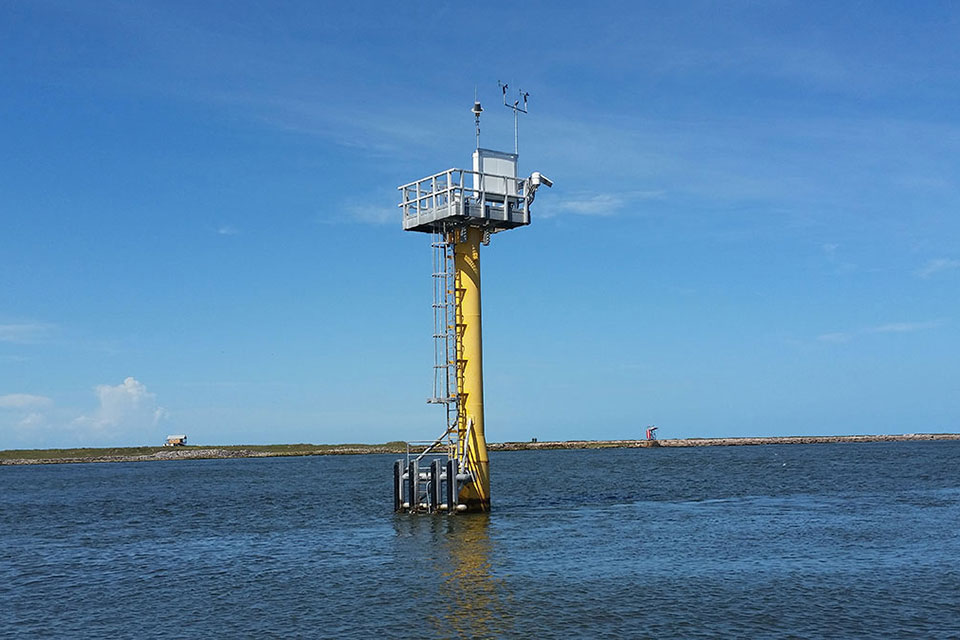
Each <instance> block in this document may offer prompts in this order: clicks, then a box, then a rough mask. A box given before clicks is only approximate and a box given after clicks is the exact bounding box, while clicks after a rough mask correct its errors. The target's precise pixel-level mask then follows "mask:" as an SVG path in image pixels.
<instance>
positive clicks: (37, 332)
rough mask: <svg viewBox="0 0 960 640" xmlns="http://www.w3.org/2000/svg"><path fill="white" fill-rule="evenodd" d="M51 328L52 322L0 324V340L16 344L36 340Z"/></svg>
mask: <svg viewBox="0 0 960 640" xmlns="http://www.w3.org/2000/svg"><path fill="white" fill-rule="evenodd" d="M52 329H53V325H52V324H48V323H44V322H24V323H20V324H0V342H14V343H18V344H26V343H30V342H38V341H40V340H42V339H43V338H44V337H45V336H46V335H47V334H48V333H49V332H50V331H51V330H52Z"/></svg>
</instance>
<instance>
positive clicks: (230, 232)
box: [217, 224, 240, 236]
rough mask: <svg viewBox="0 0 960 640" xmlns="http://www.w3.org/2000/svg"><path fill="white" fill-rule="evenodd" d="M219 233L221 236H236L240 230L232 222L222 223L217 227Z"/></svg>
mask: <svg viewBox="0 0 960 640" xmlns="http://www.w3.org/2000/svg"><path fill="white" fill-rule="evenodd" d="M217 233H219V234H220V235H221V236H235V235H237V234H238V233H240V230H239V229H237V228H236V227H235V226H233V225H232V224H222V225H220V226H219V227H217Z"/></svg>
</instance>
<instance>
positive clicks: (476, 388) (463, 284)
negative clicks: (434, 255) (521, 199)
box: [454, 227, 490, 511]
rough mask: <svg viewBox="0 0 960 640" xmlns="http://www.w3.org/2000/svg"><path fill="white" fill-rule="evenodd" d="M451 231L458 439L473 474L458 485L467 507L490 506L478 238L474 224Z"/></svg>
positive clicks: (485, 507) (478, 508) (477, 230)
mask: <svg viewBox="0 0 960 640" xmlns="http://www.w3.org/2000/svg"><path fill="white" fill-rule="evenodd" d="M465 231H466V233H465V234H462V233H461V231H460V230H458V231H456V232H454V236H455V238H454V240H455V244H454V262H455V266H456V287H457V291H456V295H457V299H458V304H457V359H458V363H457V382H458V387H459V390H460V396H459V398H458V409H459V418H460V419H459V424H458V425H457V435H458V436H459V440H460V442H461V443H462V442H464V441H465V440H466V443H465V446H466V451H467V455H466V458H467V470H469V471H470V474H471V475H472V476H473V480H472V481H471V482H467V483H465V484H464V486H463V487H461V489H460V495H459V500H458V502H459V503H460V504H464V505H466V506H467V511H489V510H490V462H489V459H488V457H487V440H486V438H485V437H484V433H483V338H482V331H481V327H480V240H481V237H482V235H483V232H482V230H481V229H479V228H477V227H467V228H466V229H465Z"/></svg>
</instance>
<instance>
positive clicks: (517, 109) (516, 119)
mask: <svg viewBox="0 0 960 640" xmlns="http://www.w3.org/2000/svg"><path fill="white" fill-rule="evenodd" d="M497 84H498V85H500V91H501V93H503V106H505V107H506V108H508V109H513V152H514V153H516V154H519V153H520V148H519V147H520V114H521V113H526V112H527V99H529V98H530V94H529V93H528V92H526V91H524V90H523V89H520V90H519V91H517V95H518V96H519V97H518V98H517V99H516V100H514V101H513V104H507V89H509V88H510V85H508V84H505V83H503V82H500V81H499V80H497ZM521 101H523V106H522V107H521V106H520V102H521ZM477 104H480V103H477ZM477 121H478V122H479V117H478V120H477ZM477 126H478V127H479V124H478V125H477ZM479 140H480V138H479V134H477V146H478V147H479V146H480V143H479Z"/></svg>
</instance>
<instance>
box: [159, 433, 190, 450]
mask: <svg viewBox="0 0 960 640" xmlns="http://www.w3.org/2000/svg"><path fill="white" fill-rule="evenodd" d="M186 444H187V436H185V435H184V434H182V433H181V434H179V435H173V436H167V441H166V442H164V443H163V446H165V447H183V446H186Z"/></svg>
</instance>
